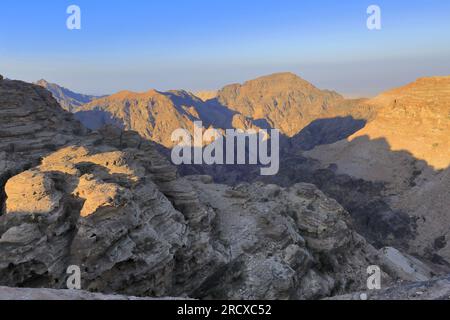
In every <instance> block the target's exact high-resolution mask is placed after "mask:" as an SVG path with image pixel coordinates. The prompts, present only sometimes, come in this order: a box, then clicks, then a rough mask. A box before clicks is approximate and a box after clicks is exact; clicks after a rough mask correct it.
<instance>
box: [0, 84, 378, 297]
mask: <svg viewBox="0 0 450 320" xmlns="http://www.w3.org/2000/svg"><path fill="white" fill-rule="evenodd" d="M0 101H1V103H0V112H1V113H2V117H1V118H0V119H1V120H2V121H4V119H6V117H8V118H7V119H8V120H7V121H4V122H2V124H1V127H0V128H1V130H0V132H1V143H2V144H1V146H2V149H1V150H2V153H3V154H4V155H6V159H7V160H4V162H3V168H6V169H3V171H2V172H3V183H2V186H1V189H2V191H3V195H4V196H3V198H2V201H3V205H2V207H3V209H2V212H1V215H0V284H1V285H7V286H21V287H26V286H28V287H51V288H64V287H65V279H66V277H67V275H66V273H65V271H66V268H67V267H68V266H69V265H73V264H75V265H78V266H80V267H81V270H82V287H83V289H87V290H91V291H101V292H106V293H124V294H130V295H143V296H190V297H194V298H242V299H258V298H261V299H264V298H265V299H275V298H279V299H288V298H305V299H307V298H320V297H324V296H329V295H332V294H336V293H345V292H348V291H349V290H356V289H358V288H360V287H361V286H363V285H364V284H365V281H366V280H365V279H366V274H365V270H366V267H367V266H368V265H370V264H374V263H375V264H376V263H378V262H379V260H378V259H379V255H378V253H377V251H376V250H375V249H374V248H373V247H372V246H370V245H369V244H367V242H366V241H365V240H364V239H363V238H362V237H361V236H359V235H358V234H357V233H355V232H354V231H353V230H352V229H351V223H350V222H349V221H350V220H349V216H348V213H347V212H346V211H345V210H344V209H343V208H342V207H341V206H340V205H339V204H338V203H337V202H336V201H334V200H331V199H329V198H327V197H326V196H325V195H324V194H323V193H322V192H320V191H319V190H317V188H316V187H314V186H313V185H308V184H297V185H294V186H292V187H290V188H281V187H278V186H275V185H265V184H260V183H255V184H243V185H240V186H238V187H234V188H232V187H228V186H223V185H217V184H213V183H212V181H211V178H209V177H207V176H192V177H186V178H178V177H177V174H176V170H175V169H174V168H173V167H172V166H171V165H170V164H168V163H167V161H166V160H164V158H163V157H162V156H160V154H159V153H158V152H157V151H156V149H155V146H154V144H153V143H152V142H150V141H146V140H144V139H142V138H141V137H140V136H139V135H138V134H137V133H134V132H122V131H121V130H119V129H115V128H113V127H105V128H104V129H102V130H100V131H98V132H93V133H90V132H88V131H87V130H85V129H84V128H83V127H81V126H80V125H79V123H78V122H76V121H74V120H73V118H72V116H71V115H70V114H68V113H65V112H64V111H63V110H62V109H61V108H60V107H59V106H58V104H57V103H56V102H55V100H54V99H53V98H52V97H51V96H50V94H49V93H47V92H45V91H44V90H43V89H41V88H39V87H38V86H34V85H29V84H26V83H22V82H10V81H0ZM18 142H20V144H18V147H17V148H16V147H14V149H12V148H11V147H9V146H10V145H11V144H14V143H16V144H17V143H18ZM49 144H51V145H52V148H49V146H47V145H49ZM8 148H9V149H8ZM12 159H18V160H19V159H20V160H21V161H12ZM23 164H26V165H23ZM6 172H8V174H5V173H6Z"/></svg>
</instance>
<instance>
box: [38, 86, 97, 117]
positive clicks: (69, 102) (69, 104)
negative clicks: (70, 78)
mask: <svg viewBox="0 0 450 320" xmlns="http://www.w3.org/2000/svg"><path fill="white" fill-rule="evenodd" d="M36 84H37V85H38V86H41V87H43V88H45V89H47V90H48V91H50V92H51V93H52V95H53V97H54V98H55V99H56V101H57V102H58V103H59V105H60V106H61V107H62V108H63V109H64V110H66V111H69V112H76V111H77V109H78V108H79V107H80V106H82V105H84V104H86V103H89V102H91V101H92V100H94V99H97V98H99V97H97V96H92V95H86V94H80V93H76V92H73V91H70V90H69V89H66V88H63V87H61V86H59V85H57V84H55V83H50V82H48V81H46V80H44V79H41V80H39V81H37V82H36Z"/></svg>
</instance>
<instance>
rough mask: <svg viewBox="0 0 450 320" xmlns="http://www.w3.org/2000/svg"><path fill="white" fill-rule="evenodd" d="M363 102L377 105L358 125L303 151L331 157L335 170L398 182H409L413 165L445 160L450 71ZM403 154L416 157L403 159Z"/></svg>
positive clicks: (449, 162)
mask: <svg viewBox="0 0 450 320" xmlns="http://www.w3.org/2000/svg"><path fill="white" fill-rule="evenodd" d="M368 103H369V104H372V105H376V106H378V107H377V114H376V116H375V118H374V119H373V120H372V121H370V122H369V123H368V124H367V125H366V126H365V127H364V128H363V129H361V130H359V131H358V132H356V133H355V134H353V135H351V136H350V137H348V139H347V140H343V141H340V142H337V143H336V144H332V145H328V146H319V147H317V148H316V149H315V150H313V151H311V152H309V153H308V155H309V156H311V157H313V158H316V159H319V160H321V161H322V162H323V163H328V164H331V163H336V164H337V165H338V171H339V172H342V173H347V174H350V175H353V176H356V177H359V178H363V179H366V180H373V181H386V182H389V183H392V184H394V185H396V186H397V187H398V188H408V187H409V178H411V174H412V172H413V171H423V170H426V168H427V166H429V167H431V168H432V169H434V170H442V169H446V168H447V167H448V166H450V153H449V150H450V139H449V132H450V77H433V78H422V79H418V80H417V81H416V82H414V83H411V84H409V85H406V86H404V87H401V88H398V89H394V90H391V91H388V92H386V93H383V94H381V95H379V96H378V97H376V98H374V99H372V100H370V101H369V102H368ZM386 149H387V150H389V151H392V152H389V153H388V152H386ZM408 157H409V158H411V157H413V158H414V159H417V160H416V161H414V163H407V162H406V159H407V158H408ZM416 176H419V174H416Z"/></svg>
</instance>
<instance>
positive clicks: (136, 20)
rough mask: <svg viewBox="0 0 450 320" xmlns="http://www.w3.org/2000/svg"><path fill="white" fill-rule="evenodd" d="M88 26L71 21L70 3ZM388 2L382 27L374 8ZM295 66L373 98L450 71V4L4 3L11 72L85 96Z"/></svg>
mask: <svg viewBox="0 0 450 320" xmlns="http://www.w3.org/2000/svg"><path fill="white" fill-rule="evenodd" d="M71 4H76V5H78V6H80V7H81V11H82V29H81V30H76V31H70V30H68V29H67V28H66V19H67V17H68V14H66V9H67V7H68V6H69V5H71ZM371 4H377V5H379V6H380V7H381V9H382V30H380V31H369V30H368V29H367V28H366V19H367V14H366V9H367V7H368V6H369V5H371ZM278 71H292V72H295V73H297V74H299V75H300V76H302V77H303V78H305V79H306V80H308V81H311V82H312V83H314V84H315V85H317V86H319V87H321V88H329V89H335V90H337V91H339V92H341V93H343V94H347V95H352V96H358V95H373V94H376V93H377V92H380V91H382V90H385V89H387V88H390V87H393V86H398V85H401V84H404V83H407V82H410V81H412V80H414V79H415V78H417V77H420V76H428V75H450V1H448V0H408V1H407V0H395V1H394V0H383V1H382V0H371V1H366V0H358V1H357V0H345V1H343V0H314V1H313V0H311V1H301V0H292V1H291V0H278V1H277V0H257V1H256V0H254V1H253V0H247V1H245V0H178V1H177V0H164V1H162V0H160V1H154V0H145V1H144V0H128V1H125V0H116V1H114V0H109V1H106V0H94V1H93V0H71V1H65V0H58V1H55V0H41V1H36V0H28V1H26V0H2V1H1V3H0V73H1V74H3V75H4V76H7V77H10V78H14V79H22V80H26V81H35V80H38V79H40V78H45V79H47V80H50V81H52V82H57V83H59V84H61V85H64V86H66V87H68V88H70V89H73V90H76V91H80V92H83V93H94V94H103V93H112V92H115V91H118V90H122V89H130V90H136V91H143V90H147V89H149V88H156V89H160V90H167V89H177V88H184V89H188V90H193V91H195V90H202V89H216V88H219V87H222V86H223V85H225V84H228V83H235V82H242V81H245V80H247V79H251V78H254V77H256V76H260V75H264V74H268V73H272V72H278Z"/></svg>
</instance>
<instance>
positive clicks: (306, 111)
mask: <svg viewBox="0 0 450 320" xmlns="http://www.w3.org/2000/svg"><path fill="white" fill-rule="evenodd" d="M201 96H202V97H203V98H199V97H198V96H196V95H194V94H192V93H189V92H186V91H183V90H178V91H175V90H174V91H169V92H160V91H156V90H149V91H147V92H143V93H136V92H130V91H123V92H119V93H116V94H113V95H111V96H108V97H103V98H100V99H96V100H93V101H91V102H89V103H87V104H85V105H83V106H82V107H80V108H79V109H77V113H76V117H77V119H79V120H80V121H81V122H82V123H83V124H84V125H86V126H87V127H89V128H91V129H97V128H100V127H101V126H102V125H104V124H113V125H116V126H118V127H121V128H124V129H126V130H135V131H137V132H139V133H140V134H141V136H143V137H145V138H146V139H149V140H152V141H154V142H157V143H159V144H161V145H163V146H165V147H168V148H170V147H172V146H173V145H174V143H173V142H172V141H171V140H170V136H171V133H172V132H173V131H174V130H175V129H178V128H184V129H187V130H188V131H190V132H192V130H193V122H194V121H202V122H203V125H204V126H205V127H214V128H216V129H233V128H235V129H249V128H255V129H259V128H277V129H280V130H281V133H282V134H284V135H285V136H287V137H291V136H294V135H296V134H297V133H299V132H300V131H301V130H302V129H303V128H305V127H306V126H307V125H309V124H310V123H311V122H312V121H314V120H318V119H322V118H327V117H334V116H338V115H342V116H349V115H351V116H354V117H355V118H358V119H368V118H370V116H371V113H372V109H371V108H370V107H368V106H364V105H363V101H362V100H346V99H344V98H343V97H342V96H340V95H339V94H337V93H334V92H331V91H326V90H325V91H322V90H319V89H317V88H316V87H314V86H313V85H312V84H310V83H308V82H307V81H305V80H303V79H301V78H300V77H298V76H296V75H294V74H291V73H282V74H273V75H269V76H266V77H262V78H258V79H255V80H252V81H248V82H246V83H245V84H243V85H230V86H226V87H224V88H223V89H221V90H220V91H219V92H218V93H217V94H215V96H216V97H215V98H212V97H213V95H208V96H205V95H201ZM343 125H344V126H345V125H347V124H343ZM345 130H347V129H345Z"/></svg>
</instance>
